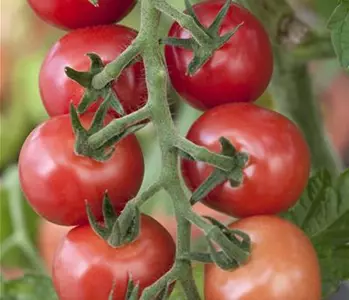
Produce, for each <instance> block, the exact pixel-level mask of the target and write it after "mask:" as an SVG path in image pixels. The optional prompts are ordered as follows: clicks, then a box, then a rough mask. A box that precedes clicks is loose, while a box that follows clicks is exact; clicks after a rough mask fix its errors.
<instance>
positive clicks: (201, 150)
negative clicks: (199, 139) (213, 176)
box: [175, 136, 235, 171]
mask: <svg viewBox="0 0 349 300" xmlns="http://www.w3.org/2000/svg"><path fill="white" fill-rule="evenodd" d="M175 146H176V147H177V148H178V149H180V150H181V151H183V152H185V153H186V154H189V155H190V156H191V157H192V158H193V159H195V160H198V161H202V162H205V163H207V164H210V165H212V166H215V167H217V168H219V169H221V170H223V171H231V169H232V168H233V166H234V165H235V159H234V158H232V157H229V156H224V155H221V154H217V153H214V152H211V151H210V150H208V149H207V148H205V147H201V146H198V145H195V144H194V143H192V142H191V141H189V140H187V139H186V138H183V137H181V136H178V138H177V139H176V141H175Z"/></svg>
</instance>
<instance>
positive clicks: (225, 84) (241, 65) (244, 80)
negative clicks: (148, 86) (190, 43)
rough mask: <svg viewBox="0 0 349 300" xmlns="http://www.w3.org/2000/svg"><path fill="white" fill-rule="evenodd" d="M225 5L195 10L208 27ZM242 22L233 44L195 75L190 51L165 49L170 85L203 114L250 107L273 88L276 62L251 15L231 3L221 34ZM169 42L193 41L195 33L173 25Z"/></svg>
mask: <svg viewBox="0 0 349 300" xmlns="http://www.w3.org/2000/svg"><path fill="white" fill-rule="evenodd" d="M225 2H226V1H225V0H219V1H205V2H202V3H199V4H196V5H194V6H193V8H194V11H195V13H196V15H197V17H198V19H199V21H200V22H201V23H202V24H203V25H204V26H205V27H209V26H210V25H211V24H212V22H213V20H214V18H215V16H216V15H217V14H218V12H219V11H220V9H221V8H222V6H223V5H224V4H225ZM242 22H243V25H242V26H241V27H240V29H239V30H238V31H237V32H236V33H235V34H234V36H233V37H231V38H230V40H229V41H228V42H227V43H226V44H225V45H223V46H222V47H221V48H220V49H218V50H217V51H216V52H215V53H214V54H213V56H212V57H211V58H210V60H209V61H208V62H207V63H206V64H205V65H204V66H203V67H202V68H201V69H200V70H199V71H198V72H197V73H196V74H195V75H194V76H189V75H187V74H186V72H187V69H188V65H189V63H190V62H191V60H192V59H193V53H192V51H191V50H187V49H183V48H179V47H173V46H166V48H165V56H166V62H167V66H168V70H169V74H170V79H171V81H172V84H173V86H174V88H175V89H176V90H177V92H178V93H179V94H180V95H181V96H182V97H183V98H185V99H186V100H187V101H188V102H189V104H190V105H192V106H193V107H195V108H198V109H201V110H207V109H209V108H212V107H215V106H218V105H222V104H225V103H232V102H251V101H254V100H256V99H257V98H258V97H259V96H261V95H262V93H263V92H264V90H265V89H266V87H267V86H268V84H269V81H270V78H271V75H272V70H273V57H272V50H271V45H270V42H269V38H268V35H267V33H266V32H265V30H264V28H263V26H262V25H261V23H260V22H259V21H258V20H257V19H256V17H254V16H253V15H252V14H251V13H250V12H249V11H248V10H246V9H245V8H243V7H242V6H240V5H238V4H236V3H232V4H231V6H230V8H229V10H228V13H227V15H226V17H225V19H224V21H223V23H222V26H221V28H220V30H219V34H220V35H221V36H222V35H224V34H225V33H228V32H230V31H232V30H234V28H235V27H236V26H237V25H239V24H240V23H242ZM169 36H171V37H176V38H182V39H188V38H190V37H191V35H190V33H189V32H188V31H186V30H185V29H183V28H182V27H180V25H179V24H178V23H174V24H173V25H172V27H171V29H170V31H169Z"/></svg>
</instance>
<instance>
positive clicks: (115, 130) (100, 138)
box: [88, 105, 150, 149]
mask: <svg viewBox="0 0 349 300" xmlns="http://www.w3.org/2000/svg"><path fill="white" fill-rule="evenodd" d="M149 116H150V112H149V107H148V105H145V106H143V107H142V108H140V109H139V110H137V111H135V112H133V113H131V114H129V115H126V116H124V117H123V118H118V119H115V120H113V121H112V122H110V123H109V124H108V125H107V126H105V127H104V128H103V129H101V130H100V131H98V132H97V133H96V134H93V135H91V136H90V137H89V140H88V143H89V145H90V146H91V147H92V148H95V149H97V148H99V147H101V146H103V144H105V143H106V142H108V141H109V140H111V139H112V138H113V137H115V136H117V135H119V134H120V133H122V132H123V131H124V130H125V129H126V128H127V127H129V126H131V125H133V124H137V123H139V122H142V121H144V120H146V119H148V118H149Z"/></svg>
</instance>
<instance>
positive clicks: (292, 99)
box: [271, 49, 340, 174]
mask: <svg viewBox="0 0 349 300" xmlns="http://www.w3.org/2000/svg"><path fill="white" fill-rule="evenodd" d="M271 91H272V93H273V98H274V99H275V101H276V102H275V104H276V108H277V110H278V111H280V112H281V113H283V114H285V115H286V116H288V117H289V118H290V119H292V120H293V121H295V122H296V123H297V124H298V126H299V127H300V128H301V130H302V131H303V133H304V135H305V137H306V140H307V142H308V144H309V146H310V151H311V156H312V165H313V169H321V168H326V169H328V170H329V171H330V172H331V173H332V174H337V173H338V169H339V168H340V164H339V161H338V158H337V156H336V155H335V153H334V150H333V148H332V146H331V144H330V142H329V140H328V137H327V134H326V133H325V130H324V126H323V122H322V117H321V112H320V109H319V103H316V101H315V99H314V95H313V93H312V88H311V81H310V77H309V74H308V71H307V66H306V64H303V63H298V62H297V60H295V59H293V58H292V57H291V56H290V55H288V54H284V53H283V51H282V50H281V49H276V50H275V70H274V78H273V81H272V84H271Z"/></svg>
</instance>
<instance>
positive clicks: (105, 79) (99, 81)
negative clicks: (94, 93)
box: [92, 36, 142, 90]
mask: <svg viewBox="0 0 349 300" xmlns="http://www.w3.org/2000/svg"><path fill="white" fill-rule="evenodd" d="M141 45H142V42H141V39H140V38H139V36H138V37H137V38H136V39H135V40H134V41H133V43H132V44H131V46H130V47H128V48H127V49H126V50H125V51H124V52H123V53H122V54H121V55H120V56H119V57H118V59H116V60H114V61H112V62H111V63H109V64H108V65H106V67H105V68H104V69H103V72H101V73H99V74H97V75H96V76H95V77H93V80H92V85H93V87H94V88H95V89H97V90H100V89H102V88H104V87H105V86H106V85H107V84H108V83H109V82H111V81H113V80H115V79H116V78H118V77H119V76H120V74H121V72H122V70H123V69H124V68H126V67H127V66H128V64H129V63H130V62H132V60H134V59H135V58H136V57H137V56H138V55H139V53H140V50H141Z"/></svg>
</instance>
